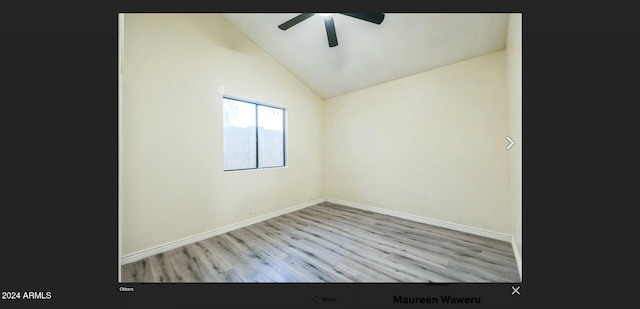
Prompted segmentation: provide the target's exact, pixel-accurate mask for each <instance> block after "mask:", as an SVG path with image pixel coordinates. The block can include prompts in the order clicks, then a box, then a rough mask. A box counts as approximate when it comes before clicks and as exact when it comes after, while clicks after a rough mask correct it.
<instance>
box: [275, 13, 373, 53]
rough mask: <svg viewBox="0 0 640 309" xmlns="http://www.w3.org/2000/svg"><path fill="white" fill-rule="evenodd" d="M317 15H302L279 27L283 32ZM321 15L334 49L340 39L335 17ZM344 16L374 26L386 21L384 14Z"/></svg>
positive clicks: (351, 14)
mask: <svg viewBox="0 0 640 309" xmlns="http://www.w3.org/2000/svg"><path fill="white" fill-rule="evenodd" d="M315 14H316V13H302V14H300V15H298V16H296V17H294V18H291V19H289V20H287V21H285V22H284V23H282V24H280V25H279V26H278V28H280V29H282V30H287V29H289V28H291V27H293V26H295V25H297V24H298V23H300V22H302V21H304V20H306V19H307V18H309V17H311V16H313V15H315ZM318 14H319V15H322V16H325V17H324V27H325V29H326V30H327V39H328V40H329V47H334V46H337V45H338V37H337V36H336V27H335V25H334V24H333V16H331V14H323V13H318ZM340 14H342V15H347V16H351V17H354V18H358V19H361V20H365V21H368V22H370V23H374V24H378V25H379V24H380V23H382V21H383V20H384V14H383V13H340Z"/></svg>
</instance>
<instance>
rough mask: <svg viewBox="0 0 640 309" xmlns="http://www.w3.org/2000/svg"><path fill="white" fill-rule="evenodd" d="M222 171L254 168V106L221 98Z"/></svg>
mask: <svg viewBox="0 0 640 309" xmlns="http://www.w3.org/2000/svg"><path fill="white" fill-rule="evenodd" d="M222 103H223V108H222V110H223V131H224V136H223V143H224V146H223V149H224V156H223V158H224V159H223V160H224V170H225V171H227V170H237V169H247V168H256V152H257V150H256V126H255V123H256V105H255V104H251V103H246V102H242V101H237V100H231V99H227V98H223V102H222Z"/></svg>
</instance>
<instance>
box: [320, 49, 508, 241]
mask: <svg viewBox="0 0 640 309" xmlns="http://www.w3.org/2000/svg"><path fill="white" fill-rule="evenodd" d="M505 63H506V52H505V51H504V50H503V51H499V52H494V53H491V54H487V55H484V56H480V57H476V58H473V59H470V60H467V61H463V62H459V63H456V64H453V65H449V66H445V67H441V68H438V69H435V70H431V71H427V72H424V73H420V74H417V75H414V76H410V77H406V78H402V79H399V80H395V81H392V82H388V83H385V84H381V85H378V86H375V87H372V88H368V89H365V90H361V91H358V92H354V93H350V94H347V95H344V96H340V97H337V98H333V99H330V100H327V101H325V109H324V120H325V136H324V137H325V149H324V160H325V165H324V166H325V177H324V178H325V192H326V195H327V197H329V198H335V199H339V200H344V201H348V202H352V203H360V204H365V205H371V206H375V207H380V208H385V209H389V210H394V211H399V212H404V213H408V214H413V215H417V216H423V217H428V218H433V219H438V220H443V221H448V222H451V223H456V224H461V225H466V226H470V227H474V228H480V229H484V230H488V231H493V232H498V233H503V234H511V230H512V224H511V212H510V207H509V165H508V162H509V158H508V155H509V154H508V152H507V151H506V150H505V147H506V145H507V144H508V142H507V140H506V139H505V136H506V135H507V96H506V93H507V91H506V64H505ZM368 194H372V195H373V202H371V203H370V202H368V201H367V195H368Z"/></svg>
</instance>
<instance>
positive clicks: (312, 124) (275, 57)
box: [117, 13, 523, 283]
mask: <svg viewBox="0 0 640 309" xmlns="http://www.w3.org/2000/svg"><path fill="white" fill-rule="evenodd" d="M118 90H119V91H118V100H119V103H118V232H119V235H118V245H119V246H118V266H117V268H118V270H117V271H118V276H119V281H120V282H123V283H125V282H132V283H133V282H207V283H209V282H211V283H214V282H216V283H217V282H265V283H266V282H424V283H440V282H443V283H447V282H464V283H469V282H472V283H473V282H521V281H522V147H523V146H522V145H523V143H522V14H520V13H447V14H444V13H437V14H436V13H332V14H329V13H302V14H301V13H255V14H254V13H252V14H248V13H235V14H226V13H225V14H216V13H180V14H177V13H175V14H174V13H122V14H118Z"/></svg>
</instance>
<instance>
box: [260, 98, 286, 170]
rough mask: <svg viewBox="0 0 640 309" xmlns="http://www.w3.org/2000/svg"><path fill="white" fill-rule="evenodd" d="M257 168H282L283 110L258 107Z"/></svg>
mask: <svg viewBox="0 0 640 309" xmlns="http://www.w3.org/2000/svg"><path fill="white" fill-rule="evenodd" d="M258 162H259V164H260V166H259V167H276V166H284V110H282V109H279V108H273V107H267V106H262V105H258Z"/></svg>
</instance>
